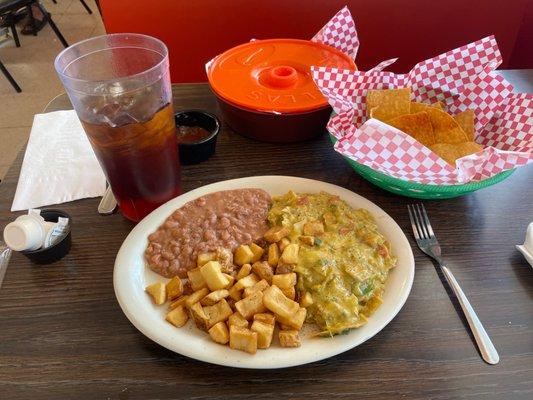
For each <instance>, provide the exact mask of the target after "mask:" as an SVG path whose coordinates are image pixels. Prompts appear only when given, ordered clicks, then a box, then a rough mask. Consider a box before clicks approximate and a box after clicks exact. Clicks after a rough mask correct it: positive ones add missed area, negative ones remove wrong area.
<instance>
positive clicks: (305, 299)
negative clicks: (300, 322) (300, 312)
mask: <svg viewBox="0 0 533 400" xmlns="http://www.w3.org/2000/svg"><path fill="white" fill-rule="evenodd" d="M311 304H313V296H312V295H311V293H309V292H305V293H304V294H302V297H301V298H300V307H309V306H310V305H311Z"/></svg>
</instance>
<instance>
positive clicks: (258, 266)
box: [252, 261, 274, 285]
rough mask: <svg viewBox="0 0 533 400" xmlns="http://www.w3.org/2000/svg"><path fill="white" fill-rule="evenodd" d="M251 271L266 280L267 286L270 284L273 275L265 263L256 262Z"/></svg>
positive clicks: (270, 268)
mask: <svg viewBox="0 0 533 400" xmlns="http://www.w3.org/2000/svg"><path fill="white" fill-rule="evenodd" d="M252 270H253V271H254V272H255V273H256V275H257V276H259V278H261V279H264V280H266V281H267V282H268V284H269V285H270V284H271V283H272V275H274V272H273V271H272V267H271V266H270V265H269V264H268V262H267V261H257V262H255V263H253V265H252Z"/></svg>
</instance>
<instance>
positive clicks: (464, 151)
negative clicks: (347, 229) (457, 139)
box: [429, 142, 483, 167]
mask: <svg viewBox="0 0 533 400" xmlns="http://www.w3.org/2000/svg"><path fill="white" fill-rule="evenodd" d="M429 149H430V150H431V151H432V152H433V153H437V154H438V155H439V156H440V158H442V159H443V160H444V161H446V162H447V163H448V164H451V165H453V166H454V167H455V161H456V160H457V159H458V158H461V157H465V156H468V155H470V154H474V153H477V152H478V151H481V150H483V146H481V145H480V144H477V143H476V142H463V143H456V144H450V143H437V144H434V145H433V146H429Z"/></svg>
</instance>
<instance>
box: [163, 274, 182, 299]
mask: <svg viewBox="0 0 533 400" xmlns="http://www.w3.org/2000/svg"><path fill="white" fill-rule="evenodd" d="M166 290H167V300H170V301H172V300H174V299H177V298H178V297H180V296H181V295H182V294H183V282H182V281H181V279H180V277H179V276H175V277H174V278H172V279H171V280H170V281H168V282H167V286H166Z"/></svg>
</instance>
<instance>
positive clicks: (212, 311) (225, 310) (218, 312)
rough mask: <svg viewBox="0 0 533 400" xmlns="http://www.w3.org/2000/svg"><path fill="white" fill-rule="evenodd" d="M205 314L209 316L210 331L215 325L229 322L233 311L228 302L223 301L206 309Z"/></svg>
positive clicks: (208, 325)
mask: <svg viewBox="0 0 533 400" xmlns="http://www.w3.org/2000/svg"><path fill="white" fill-rule="evenodd" d="M204 313H205V315H207V320H208V321H207V328H208V329H209V328H211V327H212V326H213V325H215V324H217V323H219V322H221V321H225V320H227V319H228V318H229V317H230V315H231V314H233V310H232V309H231V307H230V306H229V304H228V302H227V301H226V300H225V299H222V300H220V301H219V302H218V303H216V304H215V305H212V306H206V307H204Z"/></svg>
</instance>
